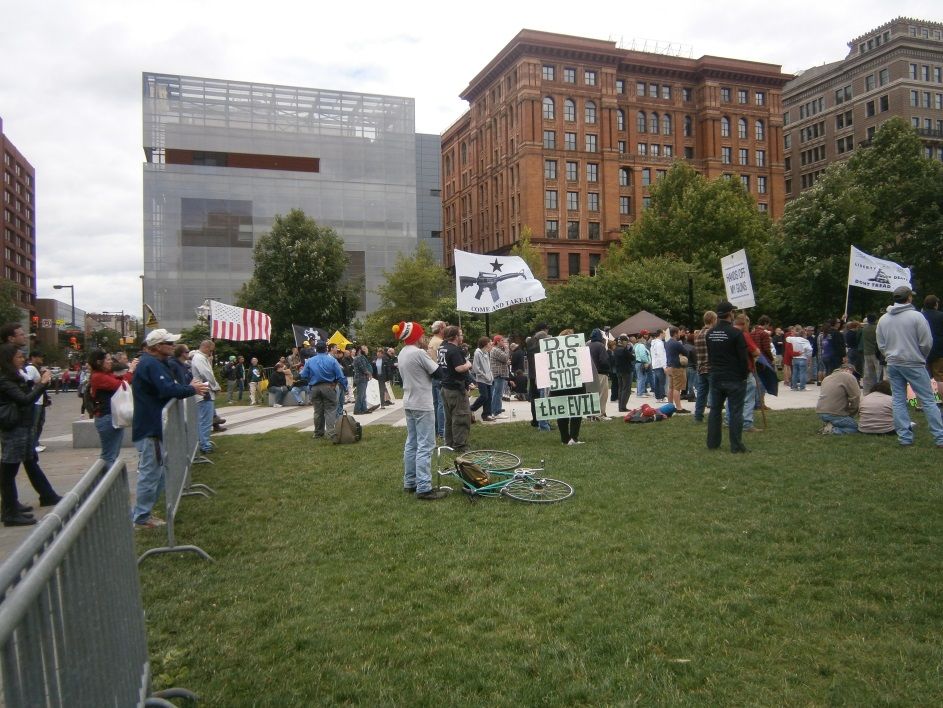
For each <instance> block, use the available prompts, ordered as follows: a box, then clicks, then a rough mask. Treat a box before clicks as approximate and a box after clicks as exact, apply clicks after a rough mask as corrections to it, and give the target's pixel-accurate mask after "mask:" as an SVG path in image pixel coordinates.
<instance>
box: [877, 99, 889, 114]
mask: <svg viewBox="0 0 943 708" xmlns="http://www.w3.org/2000/svg"><path fill="white" fill-rule="evenodd" d="M879 100H880V102H881V113H885V112H886V111H887V110H888V102H887V96H881V98H880V99H879Z"/></svg>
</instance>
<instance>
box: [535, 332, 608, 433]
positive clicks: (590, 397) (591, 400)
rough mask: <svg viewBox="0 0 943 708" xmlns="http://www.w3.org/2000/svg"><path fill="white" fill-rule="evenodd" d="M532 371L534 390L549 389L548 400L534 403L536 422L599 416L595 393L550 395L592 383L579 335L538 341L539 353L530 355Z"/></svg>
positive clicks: (590, 366) (597, 395) (582, 338)
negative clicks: (531, 357)
mask: <svg viewBox="0 0 943 708" xmlns="http://www.w3.org/2000/svg"><path fill="white" fill-rule="evenodd" d="M534 368H535V369H536V379H537V387H538V388H547V389H550V397H549V398H538V399H537V400H535V401H534V407H535V409H536V411H537V419H538V420H554V419H556V418H581V417H584V416H588V415H600V408H599V394H598V393H568V394H566V395H563V396H554V395H553V393H554V392H555V391H572V390H573V389H578V388H580V387H581V386H583V385H585V384H593V383H594V378H593V363H592V361H591V360H590V356H589V347H587V346H586V339H585V338H584V337H583V335H582V334H568V335H565V336H563V337H545V338H543V339H541V340H540V351H539V352H537V353H536V354H534Z"/></svg>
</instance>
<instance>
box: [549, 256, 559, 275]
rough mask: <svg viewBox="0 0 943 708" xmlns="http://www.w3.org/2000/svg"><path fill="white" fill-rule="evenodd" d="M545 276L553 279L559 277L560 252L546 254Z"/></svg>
mask: <svg viewBox="0 0 943 708" xmlns="http://www.w3.org/2000/svg"><path fill="white" fill-rule="evenodd" d="M547 277H548V278H551V279H553V280H559V279H560V254H559V253H548V254H547Z"/></svg>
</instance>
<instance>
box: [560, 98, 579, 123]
mask: <svg viewBox="0 0 943 708" xmlns="http://www.w3.org/2000/svg"><path fill="white" fill-rule="evenodd" d="M563 120H565V121H567V122H568V123H572V122H574V121H575V120H576V101H574V100H573V99H572V98H568V99H566V100H565V101H563Z"/></svg>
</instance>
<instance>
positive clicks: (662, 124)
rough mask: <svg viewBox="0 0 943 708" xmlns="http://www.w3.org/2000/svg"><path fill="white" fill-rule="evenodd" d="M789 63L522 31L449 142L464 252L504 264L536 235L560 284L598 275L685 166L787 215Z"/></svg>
mask: <svg viewBox="0 0 943 708" xmlns="http://www.w3.org/2000/svg"><path fill="white" fill-rule="evenodd" d="M790 78H791V77H790V76H788V75H785V74H783V73H782V71H781V68H780V67H779V66H776V65H773V64H763V63H758V62H752V61H742V60H739V59H725V58H721V57H711V56H705V57H701V58H700V59H689V58H686V57H678V56H668V55H666V54H659V53H652V52H643V51H635V50H626V49H621V48H619V47H617V46H616V44H615V42H610V41H602V40H596V39H584V38H581V37H570V36H566V35H560V34H550V33H547V32H537V31H533V30H522V31H521V32H520V33H519V34H518V35H517V36H516V37H515V38H514V39H513V40H511V42H510V43H509V44H508V45H507V46H506V47H505V48H504V49H502V50H501V51H500V52H499V53H498V55H497V56H496V57H495V58H494V59H492V60H491V62H490V63H489V64H488V65H487V66H486V67H485V68H484V69H482V71H481V72H480V73H479V74H478V75H477V76H476V77H475V78H474V79H472V81H471V83H470V84H469V85H468V87H467V88H466V89H465V90H464V91H463V92H462V94H461V97H462V98H463V99H464V100H466V101H468V103H469V111H468V112H467V113H466V114H465V115H464V116H462V117H461V118H460V119H459V120H458V121H457V122H456V123H455V124H453V125H452V126H451V127H449V129H448V130H446V132H445V133H444V134H443V136H442V171H443V174H442V177H443V189H444V191H445V193H444V194H443V231H444V241H443V248H444V256H443V261H444V262H445V264H446V265H449V266H451V265H452V249H453V248H459V249H461V250H467V251H474V252H477V253H505V252H507V251H508V250H509V249H510V248H511V247H512V246H513V245H514V244H515V243H516V242H517V241H518V240H519V239H520V237H521V234H522V233H523V232H524V230H525V229H527V230H528V231H529V232H530V235H531V241H532V243H533V244H534V245H535V246H537V248H539V249H540V250H541V251H542V252H543V254H544V257H545V259H546V267H547V275H548V278H549V279H550V280H560V279H565V278H567V277H568V276H570V275H576V274H591V273H594V272H595V269H596V266H597V265H598V264H599V262H600V260H601V259H602V258H603V256H604V254H605V253H606V251H607V249H608V247H609V245H610V244H612V243H614V242H616V241H618V240H619V238H620V235H621V232H622V231H623V230H624V229H626V228H628V227H629V226H630V225H631V224H632V222H633V221H634V220H635V219H636V218H638V215H639V214H640V212H641V210H642V209H644V208H645V207H646V206H647V204H648V200H649V186H650V185H651V184H652V183H653V182H654V181H656V180H657V179H658V178H659V177H660V176H661V175H662V174H664V173H665V171H667V169H668V168H669V167H670V166H671V163H672V162H673V161H675V160H684V161H686V162H688V163H689V164H691V165H692V166H693V167H694V168H695V169H697V170H698V171H699V172H700V173H702V174H703V175H705V176H706V177H708V178H717V177H722V176H726V177H728V178H730V179H738V180H740V181H741V182H742V183H743V185H744V186H745V187H746V189H747V190H748V191H749V192H750V194H752V195H753V197H754V198H755V199H756V202H757V208H758V209H760V210H762V211H765V212H768V213H769V214H770V216H771V217H773V218H778V217H779V216H781V215H782V210H783V204H784V192H783V155H782V106H781V102H780V92H781V90H782V87H783V85H784V84H785V83H786V81H788V80H789V79H790Z"/></svg>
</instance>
